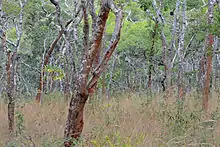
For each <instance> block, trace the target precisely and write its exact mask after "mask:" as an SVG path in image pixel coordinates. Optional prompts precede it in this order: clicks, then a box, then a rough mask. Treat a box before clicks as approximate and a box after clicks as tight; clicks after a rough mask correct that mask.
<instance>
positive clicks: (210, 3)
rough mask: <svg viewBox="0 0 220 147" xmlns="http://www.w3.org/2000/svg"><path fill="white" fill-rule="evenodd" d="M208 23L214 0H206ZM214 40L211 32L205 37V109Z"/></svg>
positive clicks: (205, 107)
mask: <svg viewBox="0 0 220 147" xmlns="http://www.w3.org/2000/svg"><path fill="white" fill-rule="evenodd" d="M208 7H209V8H208V24H209V25H211V24H212V22H213V7H214V2H213V0H209V1H208ZM213 42H214V37H213V35H212V34H209V35H208V37H207V48H206V54H207V68H206V76H205V83H204V90H203V109H204V110H205V111H207V110H208V99H209V93H210V79H211V72H212V45H213Z"/></svg>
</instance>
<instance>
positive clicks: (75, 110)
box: [64, 0, 122, 147]
mask: <svg viewBox="0 0 220 147" xmlns="http://www.w3.org/2000/svg"><path fill="white" fill-rule="evenodd" d="M110 9H111V10H112V11H113V12H114V13H115V15H116V25H115V31H114V33H113V35H112V39H111V41H110V45H109V47H108V49H107V51H106V53H105V55H104V57H103V59H102V61H101V62H100V63H99V65H98V66H97V67H96V68H95V70H94V72H93V74H92V75H91V79H90V80H89V81H88V77H89V74H90V72H91V70H92V65H93V64H94V62H93V61H94V60H95V58H96V55H97V53H98V50H99V49H100V46H101V43H102V37H103V34H104V28H105V25H106V21H107V19H108V14H109V11H110ZM84 12H85V11H84ZM84 17H86V15H85V13H84ZM84 19H85V18H84ZM84 25H86V24H85V22H84ZM96 26H97V28H96V30H95V32H94V35H93V38H92V41H91V43H90V45H89V48H88V50H87V49H85V51H86V52H85V53H84V58H83V61H82V69H81V71H80V73H79V77H78V81H77V84H76V93H75V94H74V95H73V96H72V99H71V102H70V106H69V111H68V116H67V122H66V127H65V131H64V137H65V139H66V141H65V147H70V146H71V145H72V141H70V140H68V139H69V138H72V139H74V138H75V139H77V138H79V136H80V135H81V133H82V129H83V124H84V122H83V110H84V106H85V103H86V101H87V99H88V96H89V93H93V92H94V85H96V83H97V81H98V79H99V78H100V75H101V73H102V72H103V71H104V69H105V68H106V66H107V63H108V61H109V59H110V57H111V55H112V53H113V51H114V50H115V48H116V46H117V44H118V41H119V39H120V31H121V26H122V11H121V10H119V9H117V8H115V7H114V4H113V1H112V0H103V1H102V5H101V8H100V12H99V15H98V17H97V22H96ZM84 27H85V26H84ZM84 33H85V34H84V35H87V34H88V33H89V32H84ZM85 42H86V40H85V39H84V44H86V43H85ZM85 47H86V46H85Z"/></svg>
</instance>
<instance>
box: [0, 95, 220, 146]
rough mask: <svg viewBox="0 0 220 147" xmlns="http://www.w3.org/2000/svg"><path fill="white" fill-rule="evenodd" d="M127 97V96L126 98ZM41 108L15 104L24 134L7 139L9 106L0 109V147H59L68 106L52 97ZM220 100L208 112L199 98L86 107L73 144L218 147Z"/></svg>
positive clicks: (113, 102)
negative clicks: (78, 134)
mask: <svg viewBox="0 0 220 147" xmlns="http://www.w3.org/2000/svg"><path fill="white" fill-rule="evenodd" d="M129 95H130V94H129ZM53 97H55V98H53V99H51V98H50V96H48V97H47V98H45V99H48V100H47V101H45V102H44V103H43V104H42V105H40V106H38V105H36V104H35V103H34V102H19V104H18V105H17V107H16V112H17V113H16V114H17V115H18V114H20V116H21V117H16V124H17V127H19V122H20V120H19V119H23V120H24V122H23V126H24V128H22V129H23V131H22V132H18V129H17V132H18V133H17V136H16V135H15V136H14V137H13V138H10V137H9V135H8V129H7V128H8V124H7V105H6V104H4V103H3V102H2V103H1V104H0V146H16V147H17V146H34V145H35V146H37V147H41V146H44V147H56V146H62V143H63V139H62V137H63V132H64V131H63V130H64V126H65V120H66V115H67V109H68V108H67V107H68V106H67V104H66V103H65V102H64V101H63V100H62V99H58V98H56V95H55V96H54V95H53ZM219 99H220V97H219V95H217V94H213V95H212V98H211V99H210V101H209V106H210V109H209V112H208V113H204V112H203V111H202V107H201V106H202V100H201V97H200V96H198V95H193V94H192V95H188V96H187V97H186V99H185V101H184V104H183V105H182V104H181V103H178V102H177V101H176V98H175V97H172V98H169V99H168V100H166V101H164V98H163V96H162V95H159V96H155V97H153V98H152V97H147V96H137V95H130V96H129V98H128V97H127V96H120V97H116V98H112V100H111V101H109V102H107V101H98V100H96V101H90V102H89V103H87V105H86V110H85V127H84V131H83V134H82V138H81V139H80V140H79V141H78V142H77V144H78V146H84V147H90V146H91V147H92V146H94V147H105V146H106V147H108V146H110V147H116V146H117V147H179V146H187V147H191V146H198V147H200V146H215V147H220V121H219V118H220V111H219V108H218V107H219Z"/></svg>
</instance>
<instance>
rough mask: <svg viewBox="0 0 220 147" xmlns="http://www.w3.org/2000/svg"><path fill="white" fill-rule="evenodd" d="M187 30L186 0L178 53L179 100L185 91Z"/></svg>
mask: <svg viewBox="0 0 220 147" xmlns="http://www.w3.org/2000/svg"><path fill="white" fill-rule="evenodd" d="M185 30H186V0H184V2H183V4H182V30H181V35H180V39H179V46H178V52H179V53H178V55H179V63H178V82H177V83H178V84H177V85H178V98H179V100H182V99H183V93H184V91H185V90H184V83H183V81H184V79H183V78H184V76H183V72H184V71H183V64H184V62H183V60H184V54H183V53H184V42H185Z"/></svg>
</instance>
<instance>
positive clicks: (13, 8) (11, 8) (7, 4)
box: [2, 0, 21, 17]
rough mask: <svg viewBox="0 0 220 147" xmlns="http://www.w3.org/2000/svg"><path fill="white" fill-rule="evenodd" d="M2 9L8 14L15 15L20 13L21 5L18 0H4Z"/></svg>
mask: <svg viewBox="0 0 220 147" xmlns="http://www.w3.org/2000/svg"><path fill="white" fill-rule="evenodd" d="M2 6H3V7H2V9H3V11H4V12H5V13H6V14H7V15H8V16H12V17H15V16H17V15H18V14H19V13H20V10H21V8H20V6H19V4H18V2H17V1H14V0H13V1H9V0H3V2H2Z"/></svg>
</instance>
